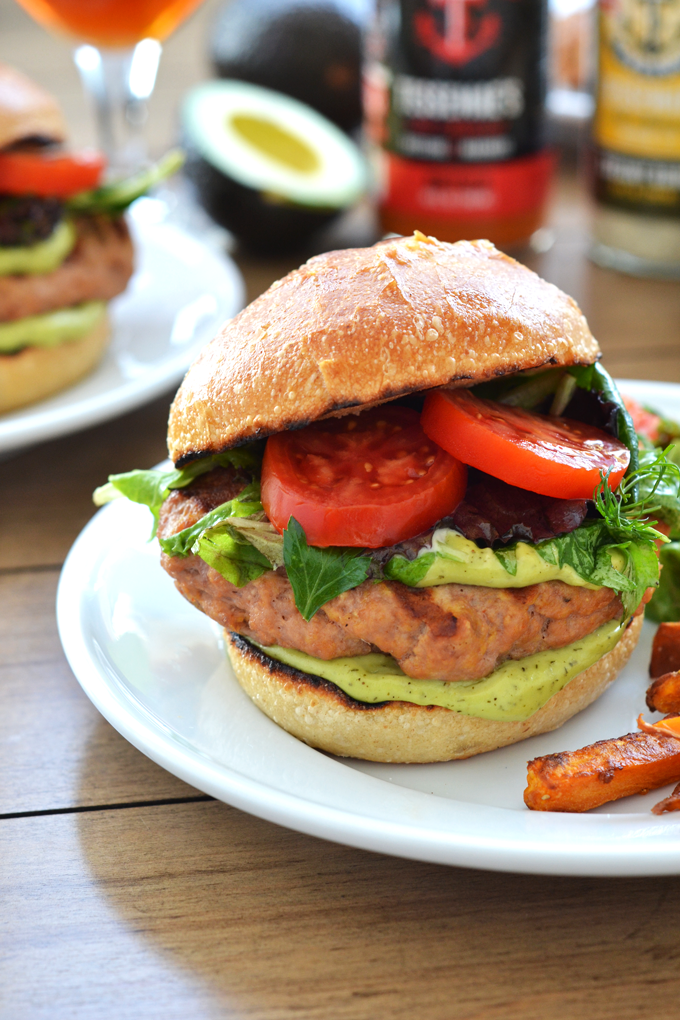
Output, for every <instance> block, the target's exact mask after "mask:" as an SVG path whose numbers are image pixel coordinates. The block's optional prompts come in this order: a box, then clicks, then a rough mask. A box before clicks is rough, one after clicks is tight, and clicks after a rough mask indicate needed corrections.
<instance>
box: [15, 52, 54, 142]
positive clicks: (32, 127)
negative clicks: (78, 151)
mask: <svg viewBox="0 0 680 1020" xmlns="http://www.w3.org/2000/svg"><path fill="white" fill-rule="evenodd" d="M25 138H40V139H44V140H45V141H50V142H63V141H64V140H65V138H66V122H65V120H64V115H63V114H62V112H61V110H60V109H59V106H58V105H57V101H56V99H54V98H53V97H52V96H51V95H50V94H49V92H45V90H44V89H41V88H40V86H39V85H36V84H35V82H33V81H31V79H30V78H27V77H26V75H25V74H22V73H21V71H16V70H15V69H14V68H13V67H9V66H8V65H7V64H0V149H4V148H5V147H6V146H8V145H13V144H14V143H15V142H21V141H23V140H24V139H25Z"/></svg>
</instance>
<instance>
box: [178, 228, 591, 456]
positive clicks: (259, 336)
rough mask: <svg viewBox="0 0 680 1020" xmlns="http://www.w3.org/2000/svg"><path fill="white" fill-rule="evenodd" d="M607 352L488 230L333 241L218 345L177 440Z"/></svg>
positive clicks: (202, 447)
mask: <svg viewBox="0 0 680 1020" xmlns="http://www.w3.org/2000/svg"><path fill="white" fill-rule="evenodd" d="M599 353H600V351H599V348H598V346H597V342H596V341H595V340H594V338H593V336H592V335H591V333H590V330H589V329H588V325H587V323H586V320H585V318H584V317H583V315H582V314H581V312H580V311H579V308H578V306H577V305H576V303H575V302H574V301H573V300H572V298H570V297H567V295H566V294H563V293H562V291H560V290H558V289H557V287H554V286H553V285H552V284H550V283H546V282H545V280H542V279H541V278H540V277H538V276H537V275H536V274H535V273H532V272H531V270H529V269H527V268H526V267H525V266H522V265H520V264H519V263H518V262H515V260H514V259H511V258H509V257H508V256H507V255H503V254H502V253H501V252H499V251H497V249H496V248H494V246H493V245H492V244H490V242H488V241H472V242H471V241H459V242H458V243H457V244H445V243H442V242H440V241H437V240H435V239H434V238H432V237H425V236H424V235H423V234H419V233H416V234H414V236H413V237H400V238H395V239H392V240H388V241H383V242H381V243H380V244H377V245H375V246H374V247H373V248H357V249H347V250H344V251H335V252H329V253H327V254H326V255H319V256H317V257H316V258H313V259H310V261H309V262H307V263H306V264H305V265H304V266H302V267H301V268H300V269H298V270H296V271H295V272H293V273H289V274H288V276H286V277H284V278H283V280H280V281H279V282H278V283H275V284H273V286H272V287H270V288H269V290H268V291H267V292H266V293H265V294H263V295H262V296H261V297H259V298H258V299H257V300H256V301H253V303H252V304H251V305H249V306H248V307H247V308H245V309H244V310H243V311H242V312H241V313H240V314H239V315H237V316H236V318H235V319H232V320H231V321H230V322H228V323H227V324H226V325H225V326H224V328H223V329H222V331H221V333H219V334H218V336H217V337H215V339H214V340H213V341H212V342H211V343H210V344H208V346H207V347H206V348H205V349H204V351H203V352H202V353H201V355H200V356H199V358H198V360H197V361H196V362H194V364H193V365H192V367H191V368H190V369H189V372H188V373H187V376H186V378H185V379H184V382H183V383H182V386H181V387H180V390H179V392H178V394H177V396H176V398H175V402H174V404H173V406H172V410H171V413H170V422H169V428H168V446H169V452H170V456H171V457H172V459H173V461H175V463H176V464H178V465H181V464H183V463H186V462H187V461H189V460H191V459H193V458H195V457H196V456H197V455H200V454H203V453H215V452H217V451H221V450H225V449H229V448H230V447H233V446H237V445H239V444H240V443H244V442H246V441H247V440H249V439H253V438H255V437H258V436H267V435H271V434H272V433H275V432H281V431H282V430H284V429H290V428H295V427H299V426H301V425H304V424H306V423H308V422H310V421H315V420H317V419H318V418H323V417H326V416H328V415H333V414H338V413H343V412H344V413H347V411H348V409H353V410H355V411H356V410H358V409H362V408H364V407H368V406H371V405H373V404H376V403H380V402H382V401H386V400H391V399H393V398H395V397H398V396H401V395H403V394H406V393H412V392H414V391H418V390H424V389H430V388H432V387H435V386H465V385H470V384H472V383H476V382H481V381H482V380H484V379H489V378H492V377H494V376H498V375H506V374H508V373H511V372H519V371H522V370H525V369H533V368H540V367H541V366H543V365H573V364H590V363H592V362H593V361H595V360H596V358H597V357H598V356H599Z"/></svg>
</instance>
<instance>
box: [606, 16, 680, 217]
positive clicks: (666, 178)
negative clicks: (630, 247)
mask: <svg viewBox="0 0 680 1020" xmlns="http://www.w3.org/2000/svg"><path fill="white" fill-rule="evenodd" d="M594 137H595V143H596V145H597V147H598V149H599V151H598V153H597V186H596V187H597V194H598V197H599V198H600V199H601V200H603V201H605V202H608V203H613V204H616V205H623V206H627V207H628V208H632V207H636V208H640V209H642V208H645V209H646V210H648V211H652V210H654V209H656V210H657V211H658V212H660V213H666V214H668V213H671V214H676V213H678V212H680V0H601V2H600V43H599V83H598V94H597V107H596V114H595V123H594Z"/></svg>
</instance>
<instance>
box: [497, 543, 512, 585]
mask: <svg viewBox="0 0 680 1020" xmlns="http://www.w3.org/2000/svg"><path fill="white" fill-rule="evenodd" d="M493 552H494V556H495V557H496V559H497V560H498V562H499V563H500V565H501V566H502V567H503V569H504V570H506V571H507V572H508V574H510V575H511V576H512V577H515V576H516V575H517V553H516V552H515V548H514V546H511V547H510V548H509V549H506V548H503V549H494V551H493Z"/></svg>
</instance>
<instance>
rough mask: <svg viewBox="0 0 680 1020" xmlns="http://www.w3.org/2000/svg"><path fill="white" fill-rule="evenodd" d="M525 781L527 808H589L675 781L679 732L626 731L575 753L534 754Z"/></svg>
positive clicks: (679, 777) (679, 759)
mask: <svg viewBox="0 0 680 1020" xmlns="http://www.w3.org/2000/svg"><path fill="white" fill-rule="evenodd" d="M650 728H651V727H650ZM527 779H528V785H527V788H526V790H525V791H524V803H525V804H526V806H527V807H528V808H530V809H531V810H532V811H589V810H590V809H591V808H595V807H599V806H600V805H601V804H606V803H608V802H609V801H612V800H618V799H619V798H620V797H629V796H630V795H631V794H634V793H647V791H648V790H655V789H657V788H658V787H659V786H665V785H666V784H667V783H677V782H679V781H680V736H677V737H676V736H667V735H666V734H665V733H659V732H652V733H649V732H643V733H628V734H627V735H626V736H624V737H617V738H615V739H613V740H599V741H598V742H597V743H596V744H591V745H590V746H588V747H582V748H581V749H580V750H578V751H563V752H562V753H561V754H549V755H546V756H544V757H542V758H534V760H533V761H530V762H529V764H528V775H527Z"/></svg>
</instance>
